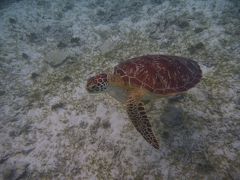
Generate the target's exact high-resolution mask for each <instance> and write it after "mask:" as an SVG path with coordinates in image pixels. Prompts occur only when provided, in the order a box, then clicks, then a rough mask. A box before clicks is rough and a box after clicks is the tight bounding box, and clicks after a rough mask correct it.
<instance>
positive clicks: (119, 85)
mask: <svg viewBox="0 0 240 180" xmlns="http://www.w3.org/2000/svg"><path fill="white" fill-rule="evenodd" d="M201 77H202V71H201V69H200V67H199V65H198V64H197V62H195V61H193V60H191V59H187V58H183V57H178V56H168V55H145V56H140V57H135V58H132V59H129V60H127V61H125V62H122V63H120V64H118V65H117V66H116V67H115V68H114V72H113V74H105V73H102V74H99V75H96V76H94V77H91V78H89V79H88V82H87V86H86V89H87V90H88V91H89V92H92V93H94V92H102V91H107V92H108V93H109V94H110V95H111V96H113V97H114V98H116V99H117V100H119V101H120V102H123V103H126V107H127V113H128V116H129V118H130V119H131V121H132V123H133V125H134V126H135V128H136V129H137V131H138V132H139V133H140V134H141V135H142V136H143V137H144V139H145V140H146V141H147V142H148V143H150V144H151V145H152V146H153V147H154V148H156V149H159V143H158V141H157V138H156V137H155V135H154V133H153V130H152V127H151V124H150V122H149V119H148V117H147V115H146V111H145V108H144V104H145V103H146V102H148V101H149V100H150V101H151V100H154V99H156V98H158V97H163V96H174V95H177V94H179V93H182V92H185V91H187V90H188V89H190V88H192V87H194V86H195V85H196V84H197V83H198V82H199V81H200V80H201Z"/></svg>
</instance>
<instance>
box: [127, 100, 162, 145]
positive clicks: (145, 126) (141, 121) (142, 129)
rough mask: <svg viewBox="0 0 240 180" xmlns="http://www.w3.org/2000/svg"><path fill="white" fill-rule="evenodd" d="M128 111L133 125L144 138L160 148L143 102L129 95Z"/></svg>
mask: <svg viewBox="0 0 240 180" xmlns="http://www.w3.org/2000/svg"><path fill="white" fill-rule="evenodd" d="M127 113H128V116H129V118H130V119H131V121H132V123H133V125H134V126H135V128H136V129H137V131H138V132H139V133H140V134H141V135H142V136H143V137H144V139H145V140H146V141H147V142H148V143H149V144H151V145H152V146H153V147H154V148H156V149H159V143H158V141H157V139H156V137H155V135H154V133H153V130H152V126H151V124H150V122H149V119H148V117H147V115H146V112H145V108H144V104H143V102H141V101H139V100H138V99H137V98H135V97H134V96H131V97H129V99H128V101H127Z"/></svg>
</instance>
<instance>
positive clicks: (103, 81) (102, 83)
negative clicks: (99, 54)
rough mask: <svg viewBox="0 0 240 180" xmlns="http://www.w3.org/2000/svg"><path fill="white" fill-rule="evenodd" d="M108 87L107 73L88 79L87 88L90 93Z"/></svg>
mask: <svg viewBox="0 0 240 180" xmlns="http://www.w3.org/2000/svg"><path fill="white" fill-rule="evenodd" d="M107 87H108V76H107V74H105V73H102V74H98V75H96V76H93V77H90V78H89V79H88V81H87V86H86V89H87V91H88V92H90V93H98V92H102V91H104V90H106V89H107Z"/></svg>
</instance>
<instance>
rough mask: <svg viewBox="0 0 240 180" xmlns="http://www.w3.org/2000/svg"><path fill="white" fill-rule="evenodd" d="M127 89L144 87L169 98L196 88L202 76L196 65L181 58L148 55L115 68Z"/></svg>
mask: <svg viewBox="0 0 240 180" xmlns="http://www.w3.org/2000/svg"><path fill="white" fill-rule="evenodd" d="M114 74H115V75H120V76H121V77H122V79H123V81H124V83H125V85H126V86H128V85H130V86H133V87H143V88H145V89H147V90H149V91H150V92H153V93H156V94H161V95H168V94H172V93H179V92H183V91H186V90H188V89H190V88H192V87H194V86H195V85H196V84H197V83H198V82H199V81H200V79H201V77H202V71H201V69H200V67H199V65H198V63H197V62H195V61H193V60H191V59H187V58H184V57H178V56H169V55H145V56H140V57H135V58H132V59H129V60H127V61H125V62H122V63H120V64H118V65H117V66H116V67H115V68H114Z"/></svg>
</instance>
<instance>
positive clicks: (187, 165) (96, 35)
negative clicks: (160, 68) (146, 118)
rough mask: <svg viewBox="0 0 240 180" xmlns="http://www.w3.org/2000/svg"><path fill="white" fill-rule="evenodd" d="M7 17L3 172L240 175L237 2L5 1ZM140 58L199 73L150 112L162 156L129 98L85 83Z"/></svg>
mask: <svg viewBox="0 0 240 180" xmlns="http://www.w3.org/2000/svg"><path fill="white" fill-rule="evenodd" d="M0 17H1V18H0V76H1V78H0V179H4V180H5V179H81V180H83V179H123V180H125V179H150V180H154V179H234V180H237V179H239V178H240V120H239V119H240V118H239V117H240V74H239V72H240V31H239V29H240V2H239V1H238V0H209V1H206V0H197V1H194V0H188V1H187V0H168V1H167V0H147V1H139V0H124V1H121V2H120V1H114V0H105V1H104V0H90V1H77V0H53V1H47V0H36V1H31V0H16V1H13V0H12V1H6V0H5V1H1V2H0ZM144 54H171V55H178V56H185V57H189V58H192V59H194V60H195V61H197V62H198V63H199V64H200V66H201V68H202V70H203V79H202V81H201V83H199V84H198V85H197V86H196V87H195V88H193V89H191V90H189V91H188V92H187V93H186V94H184V95H183V96H180V97H176V98H163V99H159V100H157V101H156V102H155V103H154V106H153V108H152V111H151V112H149V115H150V116H151V119H152V124H153V126H154V127H155V132H157V133H156V134H157V135H158V138H159V139H160V146H161V148H160V150H159V151H157V150H155V149H153V148H152V147H151V146H150V145H149V144H147V143H146V142H145V140H144V139H143V138H142V137H141V136H140V135H139V133H138V132H137V131H136V130H135V129H134V127H133V125H132V124H131V123H130V121H129V120H128V117H127V114H126V112H125V108H124V106H122V104H120V103H118V102H117V101H115V100H114V99H112V98H111V97H109V96H108V95H106V94H98V95H89V94H88V93H87V92H86V90H85V83H86V79H87V78H88V77H90V76H92V75H94V74H96V73H99V72H103V71H109V70H111V69H112V68H113V67H114V66H115V65H116V64H117V63H119V62H121V61H124V60H125V59H127V58H131V57H135V56H140V55H144Z"/></svg>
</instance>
